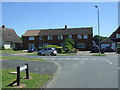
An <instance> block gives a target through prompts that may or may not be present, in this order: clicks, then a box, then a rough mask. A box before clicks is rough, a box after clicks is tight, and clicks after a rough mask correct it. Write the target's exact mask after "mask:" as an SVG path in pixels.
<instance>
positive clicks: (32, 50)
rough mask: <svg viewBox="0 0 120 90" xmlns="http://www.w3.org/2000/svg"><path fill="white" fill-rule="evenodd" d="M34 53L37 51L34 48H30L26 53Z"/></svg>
mask: <svg viewBox="0 0 120 90" xmlns="http://www.w3.org/2000/svg"><path fill="white" fill-rule="evenodd" d="M34 51H37V49H36V48H30V49H28V52H29V53H30V52H34Z"/></svg>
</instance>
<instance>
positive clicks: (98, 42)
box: [95, 6, 100, 55]
mask: <svg viewBox="0 0 120 90" xmlns="http://www.w3.org/2000/svg"><path fill="white" fill-rule="evenodd" d="M95 8H97V17H98V36H99V38H98V49H99V55H100V25H99V8H98V6H95Z"/></svg>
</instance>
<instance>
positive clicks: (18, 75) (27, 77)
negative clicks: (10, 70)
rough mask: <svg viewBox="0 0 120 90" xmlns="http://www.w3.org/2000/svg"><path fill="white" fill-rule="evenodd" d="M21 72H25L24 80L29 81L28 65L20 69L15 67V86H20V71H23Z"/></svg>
mask: <svg viewBox="0 0 120 90" xmlns="http://www.w3.org/2000/svg"><path fill="white" fill-rule="evenodd" d="M23 70H25V71H26V79H29V71H28V64H25V65H24V66H22V67H20V66H17V86H19V85H20V71H23Z"/></svg>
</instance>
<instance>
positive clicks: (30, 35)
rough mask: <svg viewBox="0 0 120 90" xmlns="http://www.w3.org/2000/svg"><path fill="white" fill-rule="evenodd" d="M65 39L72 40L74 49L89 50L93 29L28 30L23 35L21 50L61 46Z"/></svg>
mask: <svg viewBox="0 0 120 90" xmlns="http://www.w3.org/2000/svg"><path fill="white" fill-rule="evenodd" d="M66 38H72V39H73V40H74V42H75V48H78V49H79V50H90V49H91V47H92V44H93V28H92V27H86V28H67V26H66V25H65V28H61V29H44V30H28V31H26V32H25V33H24V34H23V49H28V48H31V47H36V48H37V49H38V48H41V47H43V46H46V45H58V46H63V43H64V41H65V39H66Z"/></svg>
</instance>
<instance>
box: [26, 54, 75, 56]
mask: <svg viewBox="0 0 120 90" xmlns="http://www.w3.org/2000/svg"><path fill="white" fill-rule="evenodd" d="M27 55H34V56H35V55H37V53H30V54H27ZM69 55H76V53H58V54H57V56H69Z"/></svg>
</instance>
